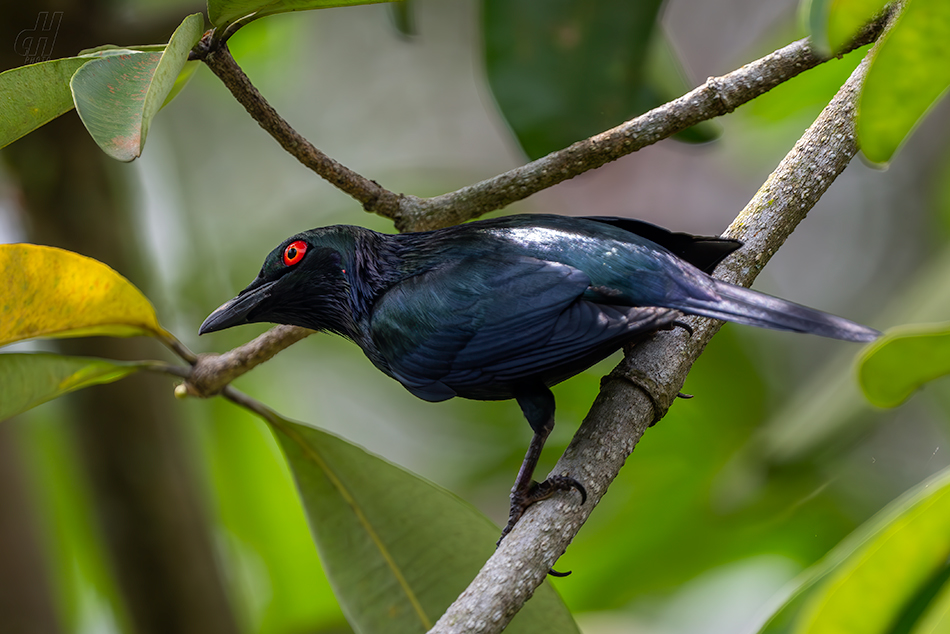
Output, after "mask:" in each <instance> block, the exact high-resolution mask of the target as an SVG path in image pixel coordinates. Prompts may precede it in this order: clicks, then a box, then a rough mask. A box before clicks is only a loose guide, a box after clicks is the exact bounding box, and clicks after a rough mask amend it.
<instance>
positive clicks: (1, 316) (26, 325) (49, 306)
mask: <svg viewBox="0 0 950 634" xmlns="http://www.w3.org/2000/svg"><path fill="white" fill-rule="evenodd" d="M0 278H2V279H3V286H2V288H0V346H2V345H6V344H8V343H12V342H14V341H20V340H22V339H30V338H32V337H81V336H88V335H108V336H113V337H130V336H134V335H153V336H158V337H162V338H166V337H171V335H169V334H168V333H167V332H166V331H165V330H164V329H163V328H162V327H161V326H160V325H159V323H158V318H157V317H156V315H155V309H154V308H152V305H151V304H150V303H149V301H148V300H147V299H145V296H144V295H142V293H140V292H139V290H138V289H137V288H135V287H134V286H132V284H131V283H130V282H129V281H128V280H127V279H125V278H124V277H122V276H121V275H119V274H118V273H116V272H115V271H113V270H112V269H111V268H109V267H108V266H106V265H105V264H103V263H102V262H98V261H96V260H93V259H92V258H87V257H85V256H83V255H79V254H78V253H72V252H70V251H64V250H62V249H57V248H54V247H45V246H39V245H35V244H0Z"/></svg>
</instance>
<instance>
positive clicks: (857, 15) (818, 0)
mask: <svg viewBox="0 0 950 634" xmlns="http://www.w3.org/2000/svg"><path fill="white" fill-rule="evenodd" d="M885 5H887V0H812V2H811V6H810V7H809V9H808V27H809V31H810V32H811V40H812V42H813V44H814V46H815V47H816V48H817V49H818V50H819V51H821V52H822V53H823V54H825V55H830V54H832V53H838V52H840V51H841V50H842V49H843V48H844V47H845V46H846V45H847V44H848V43H850V42H851V40H852V39H853V38H854V36H855V35H857V33H858V31H860V30H861V28H862V27H863V26H864V25H865V24H867V23H868V22H870V21H871V18H873V17H874V16H875V15H877V14H878V13H880V11H881V10H882V9H883V8H884V7H885Z"/></svg>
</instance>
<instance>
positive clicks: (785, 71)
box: [193, 14, 887, 231]
mask: <svg viewBox="0 0 950 634" xmlns="http://www.w3.org/2000/svg"><path fill="white" fill-rule="evenodd" d="M886 17H887V14H885V15H884V16H882V17H881V18H879V19H877V20H875V21H874V22H872V23H870V24H869V25H868V26H867V27H865V29H864V30H862V31H861V33H859V34H858V35H857V36H856V37H855V39H854V40H853V42H852V43H851V45H850V46H848V47H846V48H845V49H844V50H842V51H841V53H840V54H845V53H848V52H850V51H852V50H854V49H856V48H859V47H861V46H864V45H865V44H869V43H871V42H873V41H875V39H877V36H878V35H879V34H880V32H881V29H882V28H883V24H884V22H885V18H886ZM193 56H194V57H195V58H196V59H203V60H204V62H205V63H206V64H207V65H208V68H210V69H211V70H212V72H214V74H215V75H217V76H218V77H219V78H220V79H221V81H223V82H224V84H225V86H227V87H228V89H229V90H230V91H231V93H232V94H233V95H234V98H235V99H237V100H238V102H240V103H241V105H243V106H244V107H245V109H247V111H248V113H249V114H250V115H251V116H252V117H253V118H254V120H255V121H257V122H258V124H260V126H261V127H262V128H264V129H265V130H266V131H267V132H268V133H270V134H271V136H273V137H274V139H275V140H277V142H278V143H280V145H281V147H283V148H284V149H285V150H287V151H288V152H289V153H290V154H292V155H293V156H294V157H296V158H297V160H298V161H300V162H301V163H303V164H304V165H305V166H307V167H309V168H310V169H312V170H313V171H314V172H316V173H317V174H318V175H320V176H321V177H323V178H324V179H326V180H327V181H329V182H330V183H331V184H333V185H335V186H336V187H338V188H339V189H341V190H342V191H344V192H345V193H347V194H349V195H350V196H352V197H353V198H355V199H356V200H358V201H359V202H360V203H361V204H362V205H363V208H364V209H365V210H367V211H371V212H374V213H377V214H379V215H381V216H384V217H386V218H390V219H392V220H393V221H394V223H395V225H396V228H397V229H398V230H400V231H423V230H427V229H435V228H438V227H446V226H449V225H454V224H458V223H460V222H464V221H466V220H471V219H472V218H476V217H478V216H481V215H483V214H486V213H488V212H490V211H494V210H496V209H501V208H503V207H506V206H508V205H510V204H511V203H514V202H517V201H519V200H523V199H525V198H527V197H528V196H531V195H532V194H535V193H537V192H539V191H541V190H543V189H547V188H549V187H552V186H554V185H556V184H558V183H561V182H563V181H565V180H568V179H571V178H574V177H575V176H578V175H580V174H583V173H584V172H587V171H589V170H592V169H596V168H598V167H601V166H603V165H605V164H606V163H609V162H611V161H615V160H617V159H619V158H621V157H623V156H626V155H628V154H631V153H633V152H636V151H637V150H640V149H642V148H644V147H647V146H648V145H652V144H654V143H656V142H658V141H661V140H662V139H665V138H668V137H670V136H672V135H674V134H676V133H677V132H680V131H682V130H685V129H686V128H689V127H690V126H693V125H696V124H697V123H700V122H702V121H706V120H708V119H712V118H714V117H718V116H721V115H724V114H728V113H730V112H732V111H733V110H735V109H736V108H738V107H739V106H741V105H742V104H744V103H747V102H749V101H751V100H752V99H755V98H756V97H758V96H760V95H762V94H764V93H766V92H768V91H769V90H771V89H772V88H774V87H775V86H778V85H779V84H781V83H783V82H785V81H788V80H789V79H791V78H793V77H795V76H796V75H798V74H800V73H802V72H804V71H806V70H809V69H811V68H814V67H815V66H817V65H819V64H821V63H823V62H825V61H828V59H829V58H828V57H825V56H822V55H820V54H819V53H817V52H816V51H814V50H813V49H812V47H811V45H810V44H809V42H808V40H799V41H797V42H793V43H792V44H789V45H788V46H786V47H784V48H781V49H779V50H777V51H775V52H773V53H771V54H769V55H766V56H765V57H763V58H761V59H758V60H756V61H754V62H752V63H750V64H746V65H745V66H743V67H742V68H740V69H738V70H735V71H733V72H731V73H729V74H727V75H723V76H721V77H710V78H709V79H707V80H706V82H705V83H704V84H703V85H702V86H700V87H698V88H696V89H694V90H692V91H691V92H689V93H687V94H685V95H683V96H682V97H680V98H679V99H676V100H674V101H671V102H669V103H666V104H664V105H662V106H660V107H658V108H655V109H653V110H651V111H649V112H647V113H646V114H643V115H641V116H639V117H636V118H635V119H631V120H630V121H627V122H626V123H623V124H621V125H619V126H617V127H615V128H613V129H611V130H607V131H605V132H602V133H600V134H597V135H595V136H593V137H591V138H589V139H585V140H583V141H578V142H577V143H574V144H573V145H571V146H569V147H567V148H564V149H563V150H558V151H556V152H552V153H551V154H548V155H547V156H545V157H542V158H540V159H538V160H536V161H532V162H530V163H528V164H526V165H523V166H521V167H518V168H515V169H513V170H511V171H508V172H505V173H503V174H499V175H498V176H495V177H493V178H490V179H488V180H484V181H482V182H480V183H476V184H474V185H469V186H467V187H463V188H462V189H459V190H457V191H454V192H451V193H447V194H442V195H440V196H435V197H433V198H419V197H417V196H412V195H408V194H396V193H394V192H391V191H389V190H388V189H386V188H384V187H382V186H380V185H379V184H378V183H376V182H375V181H372V180H369V179H367V178H365V177H363V176H362V175H360V174H358V173H356V172H354V171H353V170H351V169H349V168H347V167H344V166H343V165H341V164H340V163H338V162H336V161H335V160H333V159H331V158H330V157H329V156H327V155H326V154H324V153H323V152H321V151H320V150H318V149H317V148H316V147H314V145H313V144H312V143H310V142H309V141H307V140H306V139H305V138H303V137H302V136H301V135H300V134H299V133H297V131H296V130H294V129H293V128H292V127H291V126H290V124H289V123H287V121H285V120H284V119H283V118H282V117H281V116H280V115H279V114H277V112H276V111H275V110H274V108H272V107H271V106H270V104H268V103H267V101H266V100H265V99H264V97H263V96H262V95H261V94H260V93H259V92H258V91H257V89H256V88H255V87H254V86H253V85H252V84H251V81H250V80H249V79H248V77H247V75H245V74H244V72H243V71H242V70H241V68H240V66H238V65H237V62H235V61H234V58H233V57H232V56H231V53H230V51H229V50H228V48H227V45H226V44H224V42H220V41H215V40H214V39H213V36H212V34H211V32H209V33H208V34H206V36H205V38H203V39H202V42H200V43H199V45H198V46H196V47H195V51H194V53H193Z"/></svg>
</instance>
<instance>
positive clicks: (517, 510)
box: [497, 387, 587, 544]
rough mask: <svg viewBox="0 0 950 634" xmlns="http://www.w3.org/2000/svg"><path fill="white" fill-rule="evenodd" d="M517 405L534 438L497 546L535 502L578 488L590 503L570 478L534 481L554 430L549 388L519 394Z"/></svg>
mask: <svg viewBox="0 0 950 634" xmlns="http://www.w3.org/2000/svg"><path fill="white" fill-rule="evenodd" d="M518 404H519V405H521V411H522V412H524V415H525V418H527V419H528V423H530V424H531V428H532V429H533V430H534V436H533V437H532V438H531V443H530V444H529V445H528V451H527V453H525V456H524V460H523V461H522V463H521V468H520V469H519V470H518V477H517V478H515V484H514V486H512V487H511V508H510V510H509V511H508V524H506V525H505V528H504V530H502V531H501V537H499V538H498V542H497V543H498V544H500V543H501V540H502V539H504V538H505V535H507V534H508V533H510V532H511V529H512V528H514V526H515V524H516V523H517V522H518V520H519V519H521V516H522V515H524V512H525V509H527V508H528V507H529V506H531V505H532V504H534V503H535V502H540V501H541V500H544V499H546V498H549V497H551V496H552V495H554V493H556V492H557V491H569V490H571V489H576V490H577V491H578V492H579V493H580V494H581V504H583V503H584V502H586V501H587V491H586V489H584V485H582V484H581V483H580V482H578V481H577V480H575V479H574V478H571V477H570V476H561V475H556V476H551V477H549V478H548V479H547V480H545V481H544V482H541V483H538V482H535V481H534V479H533V476H534V470H535V468H537V466H538V460H539V459H540V458H541V450H542V449H544V443H545V441H546V440H547V439H548V436H550V435H551V430H553V429H554V395H552V394H551V391H550V390H549V389H547V388H546V387H541V388H538V389H535V390H532V391H531V392H530V393H522V394H521V395H519V396H518Z"/></svg>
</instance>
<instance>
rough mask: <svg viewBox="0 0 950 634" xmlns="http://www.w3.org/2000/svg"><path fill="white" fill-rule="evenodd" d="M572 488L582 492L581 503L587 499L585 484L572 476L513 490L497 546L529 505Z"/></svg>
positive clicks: (558, 477)
mask: <svg viewBox="0 0 950 634" xmlns="http://www.w3.org/2000/svg"><path fill="white" fill-rule="evenodd" d="M572 489H573V490H575V491H577V492H578V493H580V494H581V504H583V503H584V502H586V501H587V489H585V488H584V485H583V484H581V483H580V482H578V481H577V480H575V479H574V478H572V477H570V476H562V475H556V476H551V477H550V478H548V479H547V480H545V481H544V482H532V483H531V486H530V487H528V489H527V490H525V491H517V490H515V491H512V492H511V508H510V510H509V511H508V523H507V524H506V525H505V528H504V529H503V530H502V531H501V537H499V538H498V541H497V542H496V543H495V546H496V547H497V546H498V544H500V543H501V540H503V539H504V538H505V535H507V534H508V533H510V532H511V529H513V528H514V527H515V524H517V523H518V520H520V519H521V516H522V515H524V512H525V510H527V508H528V507H529V506H531V505H532V504H534V503H535V502H540V501H541V500H546V499H547V498H549V497H551V496H552V495H554V494H555V493H557V492H558V491H570V490H572ZM552 572H553V571H552Z"/></svg>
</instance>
